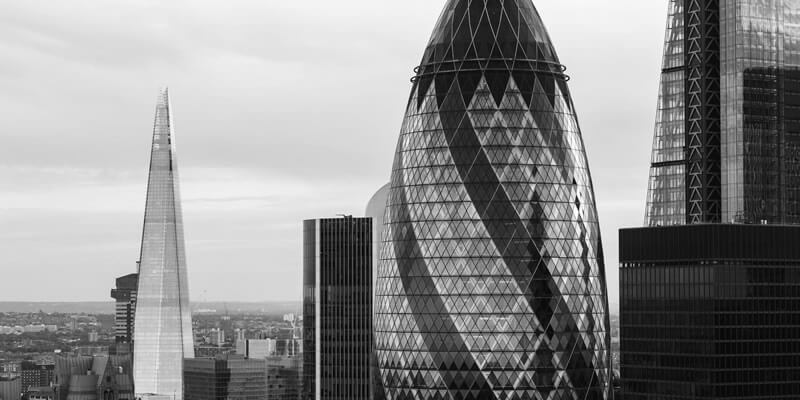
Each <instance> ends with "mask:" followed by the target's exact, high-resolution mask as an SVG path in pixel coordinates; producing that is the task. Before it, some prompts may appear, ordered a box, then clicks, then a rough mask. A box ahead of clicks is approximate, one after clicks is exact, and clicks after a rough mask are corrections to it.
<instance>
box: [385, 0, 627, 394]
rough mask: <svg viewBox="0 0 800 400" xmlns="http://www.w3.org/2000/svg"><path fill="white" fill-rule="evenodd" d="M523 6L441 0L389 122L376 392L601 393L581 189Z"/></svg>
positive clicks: (598, 292)
mask: <svg viewBox="0 0 800 400" xmlns="http://www.w3.org/2000/svg"><path fill="white" fill-rule="evenodd" d="M565 70H566V68H565V67H564V66H563V65H562V64H561V63H560V62H559V59H558V57H557V55H556V52H555V50H554V48H553V45H552V43H551V41H550V37H549V36H548V34H547V31H546V30H545V27H544V25H543V23H542V21H541V19H540V16H539V14H538V12H537V11H536V9H535V8H534V5H533V4H532V3H531V1H530V0H449V1H447V3H446V5H445V8H444V11H443V13H442V14H441V17H440V19H439V22H438V24H437V26H436V28H435V29H434V32H433V36H432V38H431V40H430V42H429V44H428V46H427V49H426V51H425V53H424V56H423V59H422V63H421V65H420V66H419V67H417V68H416V70H415V72H416V76H415V77H414V78H413V79H412V81H413V88H412V91H411V95H410V98H409V100H408V105H407V111H406V114H405V119H404V121H403V126H402V128H401V133H400V139H399V142H398V147H397V152H396V157H395V161H394V167H393V170H392V176H391V189H390V194H389V200H388V202H387V209H386V219H385V223H386V226H385V230H384V238H383V243H382V254H381V264H380V267H379V272H378V274H379V277H378V283H377V299H376V302H377V306H376V317H375V331H376V332H375V335H376V351H377V355H378V361H379V366H380V369H381V378H382V383H383V386H384V390H385V394H386V398H387V399H389V400H412V399H413V400H420V399H422V400H427V399H437V400H438V399H441V400H455V399H458V400H495V399H497V400H499V399H504V400H514V399H536V400H565V399H569V400H579V399H580V400H587V399H589V400H597V399H609V398H611V397H612V394H611V392H610V387H611V371H610V367H611V359H610V351H609V350H610V349H609V347H610V337H609V322H608V304H607V291H606V279H605V271H604V265H603V251H602V245H601V240H600V229H599V225H598V218H597V212H596V209H595V198H594V190H593V188H592V181H591V176H590V174H589V167H588V162H587V157H586V154H585V151H584V144H583V139H582V137H581V133H580V129H579V126H578V121H577V118H576V116H575V110H574V107H573V102H572V98H571V96H570V92H569V89H568V86H567V81H568V80H569V79H568V77H567V75H565Z"/></svg>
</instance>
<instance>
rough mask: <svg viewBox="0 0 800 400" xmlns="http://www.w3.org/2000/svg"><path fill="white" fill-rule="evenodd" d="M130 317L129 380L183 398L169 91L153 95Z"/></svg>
mask: <svg viewBox="0 0 800 400" xmlns="http://www.w3.org/2000/svg"><path fill="white" fill-rule="evenodd" d="M150 157H151V158H150V176H149V180H148V183H147V203H146V206H145V216H144V232H143V233H142V250H141V256H140V266H139V290H138V293H137V295H138V297H137V304H136V319H135V323H134V361H133V368H134V375H133V378H134V385H135V390H136V396H137V397H142V398H148V397H150V398H153V397H154V398H161V397H165V398H170V399H174V400H181V399H183V359H184V358H193V357H194V336H193V335H192V315H191V310H190V308H189V288H188V276H187V271H186V250H185V245H184V239H183V216H182V212H181V199H180V191H179V189H178V165H177V159H176V157H175V132H174V127H173V123H172V113H171V108H170V102H169V93H168V92H167V90H166V89H164V90H163V91H162V92H161V93H160V95H159V98H158V105H157V106H156V117H155V124H154V127H153V147H152V152H151V156H150Z"/></svg>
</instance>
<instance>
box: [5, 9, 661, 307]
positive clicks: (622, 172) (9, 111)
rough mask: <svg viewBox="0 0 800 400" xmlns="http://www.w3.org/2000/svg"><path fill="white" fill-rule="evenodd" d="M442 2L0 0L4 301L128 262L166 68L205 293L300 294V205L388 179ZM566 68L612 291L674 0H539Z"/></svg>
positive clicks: (92, 293)
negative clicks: (413, 83)
mask: <svg viewBox="0 0 800 400" xmlns="http://www.w3.org/2000/svg"><path fill="white" fill-rule="evenodd" d="M443 4H444V0H401V1H386V0H340V1H331V0H303V1H296V0H295V1H282V0H228V1H224V2H220V1H214V2H210V1H205V0H171V1H169V2H166V1H148V0H144V1H142V0H137V1H127V0H113V1H100V0H70V1H53V0H25V1H3V2H0V137H1V138H2V145H0V301H77V300H92V301H94V300H106V299H109V290H110V288H111V286H112V285H113V284H114V278H115V277H117V276H119V275H123V274H126V273H130V272H133V271H134V270H135V261H136V259H137V257H138V254H139V245H140V243H139V241H140V238H141V229H142V226H141V225H142V219H143V213H144V200H145V189H146V180H147V168H148V163H149V151H150V148H149V146H150V141H151V135H152V125H153V114H154V108H155V101H156V95H157V93H158V89H159V87H160V86H162V85H169V87H170V94H171V99H172V105H173V115H174V121H175V129H176V136H177V144H178V161H179V169H180V174H181V189H182V195H183V202H184V222H185V228H186V241H187V252H188V261H189V275H190V293H191V298H192V300H195V301H203V300H209V301H220V300H222V301H225V300H227V301H237V300H238V301H265V300H299V299H300V295H301V273H300V271H301V258H302V253H301V240H302V237H301V221H302V220H303V219H307V218H315V217H331V216H335V215H336V214H339V213H348V214H356V215H360V214H363V213H364V208H365V206H366V203H367V201H368V200H369V198H370V197H371V196H372V194H373V192H374V191H375V190H377V189H378V188H379V187H380V186H381V185H383V184H384V183H386V182H387V181H388V179H389V171H390V169H391V163H392V156H393V151H394V149H395V145H396V141H397V136H398V134H399V131H400V124H401V121H402V117H403V113H404V108H405V103H406V100H407V98H408V93H409V90H410V88H411V83H410V82H409V79H410V78H411V76H412V69H413V67H414V66H416V65H417V64H418V62H419V60H420V58H421V56H422V52H423V50H424V47H425V44H426V43H427V40H428V37H429V35H430V33H431V30H432V29H433V26H434V23H435V22H436V19H437V17H438V15H439V12H440V10H441V8H442V6H443ZM535 4H536V5H537V7H538V9H539V12H540V14H541V15H542V18H543V19H544V21H545V24H546V25H547V28H548V30H549V31H550V35H551V37H552V39H553V41H554V42H555V47H556V50H557V51H558V53H559V56H560V57H561V61H562V63H564V64H565V65H566V66H567V68H568V74H569V75H570V76H571V78H572V80H571V81H570V87H571V90H572V93H573V96H574V98H575V103H576V107H577V110H578V117H579V119H580V123H581V127H582V130H583V136H584V139H585V141H586V147H587V151H588V154H589V160H590V165H591V168H592V173H593V176H594V184H595V189H596V192H597V201H598V207H599V213H600V219H601V224H602V228H603V235H604V238H603V239H604V244H605V248H606V256H607V259H606V268H607V270H608V277H609V287H610V295H611V303H612V305H614V307H616V306H615V304H616V303H617V297H618V290H617V287H618V284H617V279H618V278H617V276H618V274H617V230H618V229H619V228H620V227H625V226H638V225H641V224H642V219H643V215H644V201H645V195H646V188H647V174H648V170H647V168H648V162H649V157H650V155H649V152H650V144H651V141H652V132H653V121H654V116H655V106H656V94H657V85H658V76H659V68H660V60H661V48H662V39H663V33H664V32H663V31H664V21H665V13H666V6H667V5H666V0H658V1H652V0H651V1H642V0H618V1H613V2H610V1H597V0H537V1H536V2H535Z"/></svg>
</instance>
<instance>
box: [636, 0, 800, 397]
mask: <svg viewBox="0 0 800 400" xmlns="http://www.w3.org/2000/svg"><path fill="white" fill-rule="evenodd" d="M668 7H669V8H668V19H667V21H668V22H667V35H666V44H665V48H664V52H665V54H664V62H663V65H662V75H661V85H660V94H659V103H658V113H657V119H656V131H655V140H654V144H653V158H652V165H651V170H650V171H651V172H650V187H649V191H648V200H647V208H646V210H647V211H646V218H645V225H646V227H644V228H636V229H626V230H622V231H621V233H620V264H621V271H620V286H621V291H620V292H621V293H620V294H621V301H620V305H621V318H620V321H621V363H620V364H621V378H622V393H623V396H624V398H625V399H626V400H660V399H674V400H690V399H691V400H697V399H741V400H744V399H748V400H761V399H764V400H766V399H770V400H773V399H796V398H798V397H800V372H798V371H800V353H799V352H800V334H797V332H798V331H799V330H800V300H798V298H800V253H798V252H797V251H796V247H797V246H796V244H795V242H797V238H800V1H798V0H752V1H744V0H670V1H669V6H668Z"/></svg>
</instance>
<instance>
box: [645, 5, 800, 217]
mask: <svg viewBox="0 0 800 400" xmlns="http://www.w3.org/2000/svg"><path fill="white" fill-rule="evenodd" d="M687 20H688V21H693V22H692V23H691V24H686V23H685V21H687ZM664 54H665V56H664V63H663V66H662V77H661V86H660V91H659V106H658V112H657V117H656V132H655V139H654V142H653V158H652V166H651V170H650V184H649V191H648V201H647V207H646V218H645V225H647V226H667V225H675V224H685V223H687V222H689V223H698V222H748V223H761V222H766V223H771V224H785V223H790V224H795V223H800V2H798V1H797V0H758V1H744V0H670V3H669V11H668V18H667V34H666V40H665V48H664ZM687 210H688V211H687Z"/></svg>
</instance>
